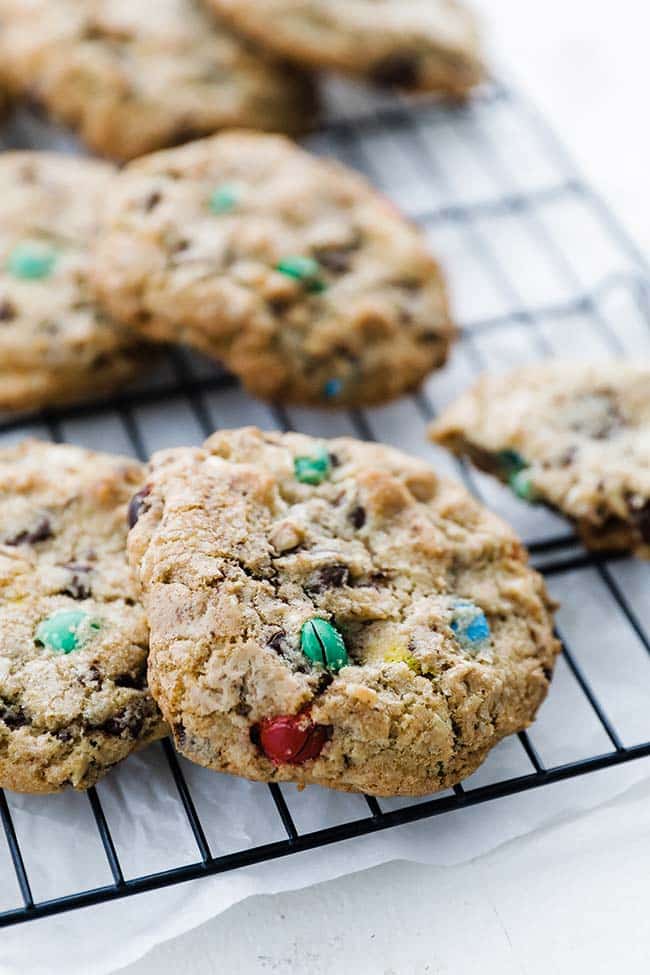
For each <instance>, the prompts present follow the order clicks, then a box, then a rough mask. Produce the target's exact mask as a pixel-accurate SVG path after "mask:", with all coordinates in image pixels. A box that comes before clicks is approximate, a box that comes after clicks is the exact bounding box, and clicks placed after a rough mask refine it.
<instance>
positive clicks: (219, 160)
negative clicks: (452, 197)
mask: <svg viewBox="0 0 650 975" xmlns="http://www.w3.org/2000/svg"><path fill="white" fill-rule="evenodd" d="M105 216H106V225H105V230H104V232H103V233H102V235H101V236H100V240H99V243H98V247H97V252H96V259H95V271H94V281H95V285H96V288H97V293H98V297H99V299H100V300H101V301H102V302H103V303H104V305H105V307H106V308H107V310H108V311H109V312H110V313H111V314H113V315H115V316H116V317H117V318H118V319H119V320H121V321H124V322H126V323H128V324H129V325H131V326H133V327H134V328H137V329H139V331H140V332H141V334H142V335H143V336H146V337H147V338H149V339H157V340H161V341H181V342H188V343H189V344H190V345H193V346H196V347H197V348H198V349H201V350H202V351H203V352H205V353H207V354H208V355H211V356H214V357H215V358H217V359H220V360H223V361H224V362H225V363H226V364H227V366H228V367H229V368H230V369H231V370H232V371H233V372H234V373H236V374H237V375H238V376H239V377H240V378H241V379H242V381H243V383H244V385H245V386H246V388H247V389H248V390H249V391H250V392H251V393H252V394H253V395H256V396H260V397H262V398H263V399H269V400H274V399H275V400H279V401H282V402H286V403H305V404H317V405H332V406H356V405H361V404H368V403H379V402H383V401H386V400H389V399H391V398H393V397H395V396H398V395H400V394H401V393H404V392H405V391H406V390H409V389H412V388H414V387H416V386H417V385H418V384H419V383H420V382H421V381H422V379H423V378H424V377H425V376H426V375H427V374H428V373H429V372H430V371H431V370H432V369H434V368H436V367H437V366H440V365H441V364H442V363H443V362H444V361H445V359H446V356H447V352H448V348H449V345H450V342H451V340H452V337H453V335H454V329H453V326H452V325H451V323H450V320H449V312H448V308H447V300H446V295H445V287H444V283H443V280H442V276H441V273H440V270H439V268H438V266H437V264H436V263H435V261H434V260H433V258H432V257H431V255H430V254H429V252H428V250H427V246H426V242H425V240H424V238H423V236H422V235H421V233H420V232H419V230H418V229H417V228H416V227H415V226H413V225H412V224H411V223H409V222H407V221H406V220H405V219H404V218H403V217H402V216H401V215H400V214H399V213H398V212H397V211H396V210H395V208H394V207H393V205H392V204H391V203H390V202H389V201H388V200H386V199H385V198H384V197H382V196H380V195H379V194H378V193H377V192H376V191H374V190H373V189H372V188H371V187H370V186H369V185H368V183H367V182H366V181H365V180H364V179H363V178H362V177H361V176H359V175H358V174H356V173H354V172H352V171H351V170H349V169H347V168H345V167H343V166H341V165H339V164H338V163H335V162H332V161H324V160H321V159H317V158H315V157H314V156H312V155H310V154H309V153H307V152H305V151H304V150H302V149H300V148H298V146H296V145H295V144H293V143H292V142H290V141H289V140H287V139H285V138H283V137H282V136H269V135H261V134H259V133H252V132H233V133H224V134H222V135H218V136H214V137H212V138H211V139H206V140H203V141H200V142H195V143H192V144H191V145H187V146H183V147H181V148H180V149H172V150H167V151H165V152H160V153H156V154H154V155H152V156H149V157H145V158H144V159H141V160H138V161H137V162H135V163H132V164H131V165H130V166H128V167H127V169H126V170H125V171H124V172H123V173H122V174H121V175H120V176H119V177H118V178H117V180H116V182H115V183H114V185H113V190H112V192H111V194H110V197H109V201H108V205H107V208H106V215H105Z"/></svg>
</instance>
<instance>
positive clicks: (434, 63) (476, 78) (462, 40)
mask: <svg viewBox="0 0 650 975" xmlns="http://www.w3.org/2000/svg"><path fill="white" fill-rule="evenodd" d="M210 3H211V4H212V6H213V7H214V9H215V10H217V11H218V12H219V14H220V15H221V16H222V17H224V18H225V19H226V20H227V21H228V22H229V23H230V24H232V26H233V27H235V28H236V29H237V30H240V31H241V32H242V33H243V34H246V35H247V36H249V37H251V38H253V39H254V40H256V41H258V42H259V43H260V44H261V45H265V46H266V47H268V48H269V49H270V50H272V51H275V52H277V53H278V54H281V55H284V56H285V57H287V58H289V59H291V60H294V61H296V62H297V63H298V64H303V65H305V66H308V67H311V68H330V69H332V70H334V71H342V72H344V73H346V74H351V75H361V76H363V77H365V78H368V79H370V80H371V81H373V82H375V83H377V84H380V85H390V86H398V87H400V88H407V89H417V90H421V91H439V92H442V93H444V94H446V95H451V96H454V97H461V96H464V95H466V94H467V93H468V92H469V90H470V89H471V88H473V87H474V86H475V85H476V84H478V83H479V82H480V81H481V80H482V77H483V68H482V65H481V57H480V50H479V39H478V32H477V29H476V23H475V20H474V17H473V16H472V15H471V13H470V12H469V10H467V9H466V8H465V7H463V6H461V4H460V3H457V2H456V0H381V2H379V3H378V2H377V0H210Z"/></svg>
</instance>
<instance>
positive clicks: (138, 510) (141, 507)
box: [126, 484, 151, 528]
mask: <svg viewBox="0 0 650 975" xmlns="http://www.w3.org/2000/svg"><path fill="white" fill-rule="evenodd" d="M150 494H151V485H150V484H147V485H146V487H143V488H142V490H141V491H138V493H137V494H134V495H133V497H132V498H131V500H130V502H129V508H128V511H127V516H126V517H127V522H128V525H129V528H133V526H134V525H135V524H136V522H137V520H138V518H139V517H140V515H141V514H142V512H143V511H145V510H146V500H145V499H146V498H147V497H148V496H149V495H150Z"/></svg>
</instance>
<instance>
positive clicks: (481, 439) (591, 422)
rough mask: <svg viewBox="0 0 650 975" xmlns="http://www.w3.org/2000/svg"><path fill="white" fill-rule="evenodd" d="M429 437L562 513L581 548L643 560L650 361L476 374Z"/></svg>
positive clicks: (649, 466) (648, 523)
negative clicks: (472, 384) (624, 552)
mask: <svg viewBox="0 0 650 975" xmlns="http://www.w3.org/2000/svg"><path fill="white" fill-rule="evenodd" d="M431 436H432V438H433V439H434V440H436V441H437V442H438V443H440V444H443V445H444V446H446V447H449V449H451V450H453V451H454V452H455V453H457V454H459V455H460V456H462V455H466V456H468V457H469V458H470V459H471V460H473V461H474V463H476V465H477V466H478V467H480V468H481V469H482V470H485V471H487V472H488V473H491V474H494V475H496V476H497V477H499V478H501V480H504V481H509V483H510V485H511V487H512V488H513V489H514V490H515V492H516V493H517V494H518V495H519V496H520V497H521V498H522V499H524V500H527V501H532V502H545V503H546V504H548V505H550V506H551V507H552V508H554V509H556V510H557V511H559V512H561V513H562V514H564V515H566V517H568V518H570V519H571V520H572V521H573V522H574V523H575V526H576V528H577V530H578V532H579V533H580V535H581V537H582V539H583V541H584V543H585V544H586V545H587V546H588V547H589V548H593V549H603V550H631V551H632V552H634V553H635V554H636V555H638V556H641V557H642V558H650V364H648V365H637V364H633V363H631V362H625V361H609V362H603V363H579V362H549V363H542V364H537V365H532V366H525V367H520V368H518V369H517V370H515V371H513V372H510V373H508V374H507V375H504V376H484V377H482V378H481V379H480V380H479V382H478V383H477V384H476V386H475V387H474V388H473V389H471V390H470V391H469V392H468V393H466V394H465V395H464V396H462V397H461V398H460V399H459V400H458V401H457V402H456V403H454V404H452V406H451V407H449V408H448V409H447V410H446V411H445V413H444V414H443V415H442V416H441V417H440V419H438V420H437V421H436V422H435V423H434V424H433V426H432V427H431Z"/></svg>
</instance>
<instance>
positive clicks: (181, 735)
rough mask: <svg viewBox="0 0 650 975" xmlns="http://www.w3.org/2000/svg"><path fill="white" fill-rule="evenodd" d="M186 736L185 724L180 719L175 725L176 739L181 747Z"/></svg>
mask: <svg viewBox="0 0 650 975" xmlns="http://www.w3.org/2000/svg"><path fill="white" fill-rule="evenodd" d="M185 738H186V735H185V725H184V724H183V723H182V722H181V721H179V722H178V724H175V725H174V740H175V742H176V744H177V745H178V747H179V748H182V747H183V745H184V744H185Z"/></svg>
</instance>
